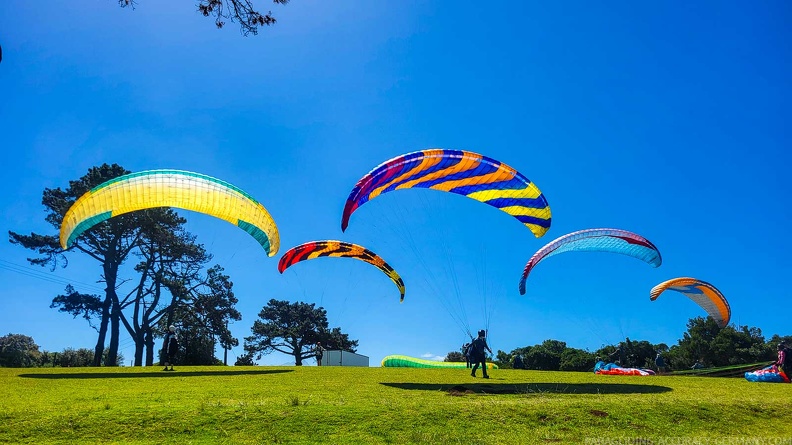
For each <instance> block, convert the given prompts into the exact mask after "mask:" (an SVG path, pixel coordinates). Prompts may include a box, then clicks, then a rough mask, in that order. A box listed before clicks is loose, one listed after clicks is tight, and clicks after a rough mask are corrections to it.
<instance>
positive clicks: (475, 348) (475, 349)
mask: <svg viewBox="0 0 792 445" xmlns="http://www.w3.org/2000/svg"><path fill="white" fill-rule="evenodd" d="M470 355H472V356H473V357H481V356H482V355H484V339H483V338H481V337H479V338H477V339H475V340H473V343H471V344H470Z"/></svg>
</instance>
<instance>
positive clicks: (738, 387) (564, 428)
mask: <svg viewBox="0 0 792 445" xmlns="http://www.w3.org/2000/svg"><path fill="white" fill-rule="evenodd" d="M479 372H480V371H479ZM490 374H491V377H492V378H491V379H490V380H483V379H481V378H480V377H479V378H477V379H473V378H472V377H470V375H469V374H468V373H467V370H465V369H461V370H456V369H414V368H411V369H410V368H340V367H322V368H318V367H300V368H297V367H225V368H224V367H177V372H172V373H170V372H162V371H160V369H159V368H66V369H60V368H54V369H0V388H2V391H0V395H1V396H2V397H0V443H36V444H38V443H69V444H72V443H140V444H143V443H147V444H148V443H152V444H154V443H156V444H166V443H177V444H189V443H228V444H242V443H255V444H268V443H312V442H326V443H334V444H335V443H350V444H359V443H393V444H404V443H416V444H417V443H421V444H424V443H430V444H445V443H451V444H456V443H459V444H504V443H507V444H509V443H514V444H517V443H520V444H531V443H586V442H588V443H598V442H596V441H591V439H595V438H619V439H620V441H619V442H599V443H658V442H659V443H662V441H663V440H665V439H667V438H673V440H678V439H679V438H689V439H694V440H697V441H700V442H690V441H688V442H673V443H718V440H722V441H723V443H739V442H735V441H734V439H735V438H743V439H747V438H776V439H778V438H787V439H790V441H789V443H792V422H790V421H789V420H788V419H789V414H790V413H792V385H784V384H769V383H751V382H748V381H746V380H744V379H727V378H711V377H709V378H708V377H677V376H652V377H632V376H597V375H594V374H593V373H571V372H541V371H518V370H493V371H491V372H490ZM479 375H480V374H479ZM664 438H665V439H664ZM635 439H649V440H651V441H640V440H638V441H636V440H635ZM745 443H751V442H745ZM759 443H761V442H759ZM772 443H786V442H782V441H776V442H772Z"/></svg>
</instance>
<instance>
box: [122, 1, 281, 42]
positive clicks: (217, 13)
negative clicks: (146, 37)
mask: <svg viewBox="0 0 792 445" xmlns="http://www.w3.org/2000/svg"><path fill="white" fill-rule="evenodd" d="M272 3H275V4H278V5H285V4H286V3H289V0H272ZM118 4H119V5H120V6H121V7H122V8H125V7H131V8H132V9H134V8H135V6H137V2H136V1H135V0H118ZM198 12H200V13H201V14H203V16H204V17H212V18H214V20H215V26H217V27H218V28H222V27H223V26H225V23H226V22H225V21H226V20H229V21H231V22H232V23H234V22H237V23H239V26H240V30H241V32H242V34H243V35H249V34H253V35H256V34H258V29H259V26H272V25H274V24H275V22H276V20H275V17H273V16H272V11H268V12H267V13H265V14H262V13H260V12H259V11H257V10H256V9H255V7H254V6H253V2H252V1H251V0H199V2H198Z"/></svg>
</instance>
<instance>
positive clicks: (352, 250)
mask: <svg viewBox="0 0 792 445" xmlns="http://www.w3.org/2000/svg"><path fill="white" fill-rule="evenodd" d="M322 257H343V258H354V259H357V260H360V261H364V262H366V263H369V264H371V265H373V266H375V267H377V268H378V269H379V270H381V271H382V272H383V273H384V274H385V275H387V276H388V278H390V279H391V281H393V283H394V284H395V285H396V287H398V288H399V292H400V293H401V298H400V300H399V301H400V302H402V301H404V281H403V280H402V279H401V277H400V276H399V274H398V273H397V272H396V271H395V270H394V269H393V268H392V267H391V266H390V265H389V264H388V263H386V262H385V260H384V259H382V257H380V256H379V255H377V254H376V253H374V252H372V251H370V250H368V249H366V248H365V247H363V246H360V245H357V244H352V243H347V242H344V241H337V240H323V241H310V242H307V243H303V244H300V245H299V246H296V247H292V248H291V249H289V250H288V251H287V252H286V253H284V254H283V256H282V257H281V259H280V261H278V271H279V272H280V273H283V272H284V271H285V270H286V269H288V268H289V267H290V266H292V265H294V264H297V263H299V262H300V261H305V260H310V259H314V258H322Z"/></svg>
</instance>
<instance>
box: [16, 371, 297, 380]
mask: <svg viewBox="0 0 792 445" xmlns="http://www.w3.org/2000/svg"><path fill="white" fill-rule="evenodd" d="M282 372H293V371H292V370H289V369H262V370H253V371H195V372H190V371H184V372H182V371H174V372H165V371H160V372H152V371H146V372H63V373H58V374H52V373H46V374H45V373H41V374H19V377H26V378H31V379H134V378H145V379H150V378H157V377H206V376H220V375H260V374H280V373H282Z"/></svg>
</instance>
